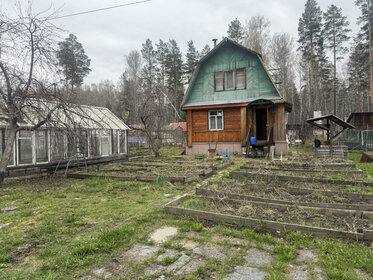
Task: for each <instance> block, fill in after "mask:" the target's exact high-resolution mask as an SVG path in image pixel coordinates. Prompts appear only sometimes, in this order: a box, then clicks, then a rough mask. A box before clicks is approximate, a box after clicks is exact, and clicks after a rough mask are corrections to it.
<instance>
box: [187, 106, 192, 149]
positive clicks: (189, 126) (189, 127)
mask: <svg viewBox="0 0 373 280" xmlns="http://www.w3.org/2000/svg"><path fill="white" fill-rule="evenodd" d="M187 133H188V147H192V145H193V138H192V137H193V111H192V110H188V111H187Z"/></svg>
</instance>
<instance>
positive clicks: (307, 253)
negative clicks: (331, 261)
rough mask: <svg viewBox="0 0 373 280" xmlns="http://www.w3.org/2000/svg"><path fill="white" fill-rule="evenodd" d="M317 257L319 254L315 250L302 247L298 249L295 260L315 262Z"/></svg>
mask: <svg viewBox="0 0 373 280" xmlns="http://www.w3.org/2000/svg"><path fill="white" fill-rule="evenodd" d="M318 258H319V256H318V254H317V252H316V251H315V250H310V249H302V250H299V251H298V253H297V257H296V259H295V261H296V262H317V261H318Z"/></svg>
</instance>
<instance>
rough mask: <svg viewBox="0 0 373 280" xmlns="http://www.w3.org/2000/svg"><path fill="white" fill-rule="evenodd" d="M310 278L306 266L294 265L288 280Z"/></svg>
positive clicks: (306, 279)
mask: <svg viewBox="0 0 373 280" xmlns="http://www.w3.org/2000/svg"><path fill="white" fill-rule="evenodd" d="M309 279H310V276H309V273H308V271H307V266H305V265H296V266H294V267H293V268H292V269H291V271H290V273H289V280H309Z"/></svg>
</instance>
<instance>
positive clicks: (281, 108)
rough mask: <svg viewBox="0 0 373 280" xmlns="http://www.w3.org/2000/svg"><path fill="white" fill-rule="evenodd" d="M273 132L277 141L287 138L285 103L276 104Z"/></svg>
mask: <svg viewBox="0 0 373 280" xmlns="http://www.w3.org/2000/svg"><path fill="white" fill-rule="evenodd" d="M273 134H274V138H273V140H275V141H285V140H286V128H285V105H284V104H276V106H275V122H274V127H273Z"/></svg>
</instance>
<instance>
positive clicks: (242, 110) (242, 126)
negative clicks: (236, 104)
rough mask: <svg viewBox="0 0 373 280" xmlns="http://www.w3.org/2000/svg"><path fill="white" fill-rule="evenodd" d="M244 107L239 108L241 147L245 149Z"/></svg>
mask: <svg viewBox="0 0 373 280" xmlns="http://www.w3.org/2000/svg"><path fill="white" fill-rule="evenodd" d="M246 134H247V132H246V107H241V146H242V147H246Z"/></svg>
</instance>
